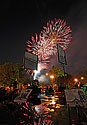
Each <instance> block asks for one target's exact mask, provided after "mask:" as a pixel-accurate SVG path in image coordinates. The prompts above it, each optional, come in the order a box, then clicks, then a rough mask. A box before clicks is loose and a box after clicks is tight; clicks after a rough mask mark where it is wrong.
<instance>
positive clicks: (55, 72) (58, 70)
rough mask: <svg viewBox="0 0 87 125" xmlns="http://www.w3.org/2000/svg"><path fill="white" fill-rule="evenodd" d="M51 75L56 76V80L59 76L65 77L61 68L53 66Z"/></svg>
mask: <svg viewBox="0 0 87 125" xmlns="http://www.w3.org/2000/svg"><path fill="white" fill-rule="evenodd" d="M49 74H50V75H54V77H55V78H57V77H59V76H64V73H63V71H62V68H60V67H59V66H52V68H51V70H50V71H49Z"/></svg>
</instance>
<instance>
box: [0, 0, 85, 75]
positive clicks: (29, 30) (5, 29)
mask: <svg viewBox="0 0 87 125" xmlns="http://www.w3.org/2000/svg"><path fill="white" fill-rule="evenodd" d="M54 18H60V19H64V20H65V21H66V23H67V25H70V26H71V29H72V41H71V44H70V45H69V48H68V49H67V51H66V56H67V66H66V71H67V72H68V73H70V74H75V73H77V72H78V71H81V70H83V69H87V0H65V1H61V0H60V1H59V0H28V1H26V0H5V1H3V0H2V2H1V1H0V64H3V63H4V62H13V63H17V62H20V63H21V64H22V63H23V56H24V51H25V49H26V41H27V40H31V36H32V35H33V36H34V35H35V33H37V34H39V33H40V32H41V30H42V28H43V26H46V22H47V21H48V20H52V19H54ZM53 58H55V59H54V60H53V62H52V64H50V65H53V64H56V63H57V60H56V58H57V57H56V56H55V57H52V59H53Z"/></svg>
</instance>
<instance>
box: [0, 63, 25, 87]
mask: <svg viewBox="0 0 87 125" xmlns="http://www.w3.org/2000/svg"><path fill="white" fill-rule="evenodd" d="M24 78H25V74H24V69H23V65H21V64H19V63H17V64H13V63H11V62H6V63H4V64H3V65H0V84H1V85H3V84H4V85H6V86H8V85H12V84H13V82H14V81H15V80H17V81H18V82H21V83H22V82H24Z"/></svg>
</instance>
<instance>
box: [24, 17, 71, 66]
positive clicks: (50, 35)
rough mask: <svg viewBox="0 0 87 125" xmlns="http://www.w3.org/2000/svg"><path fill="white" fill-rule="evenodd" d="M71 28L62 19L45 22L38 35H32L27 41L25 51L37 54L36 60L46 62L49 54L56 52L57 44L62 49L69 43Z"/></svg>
mask: <svg viewBox="0 0 87 125" xmlns="http://www.w3.org/2000/svg"><path fill="white" fill-rule="evenodd" d="M71 32H72V31H71V29H70V26H67V25H66V22H65V21H64V20H60V19H56V18H55V21H53V20H51V21H49V22H47V27H43V30H42V31H41V33H40V35H39V37H38V35H37V34H36V35H35V38H34V37H33V36H32V41H28V42H27V48H26V49H27V51H28V52H31V53H32V54H35V55H37V56H38V62H39V63H43V64H48V63H49V62H50V61H49V59H50V56H51V55H56V54H57V45H60V46H61V47H62V48H63V49H64V50H66V49H67V48H68V45H69V44H70V43H71V39H72V36H71Z"/></svg>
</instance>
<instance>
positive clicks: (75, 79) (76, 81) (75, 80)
mask: <svg viewBox="0 0 87 125" xmlns="http://www.w3.org/2000/svg"><path fill="white" fill-rule="evenodd" d="M78 81H79V80H78V79H77V78H74V82H75V85H76V86H77V87H79V86H78V84H76V83H78Z"/></svg>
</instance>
